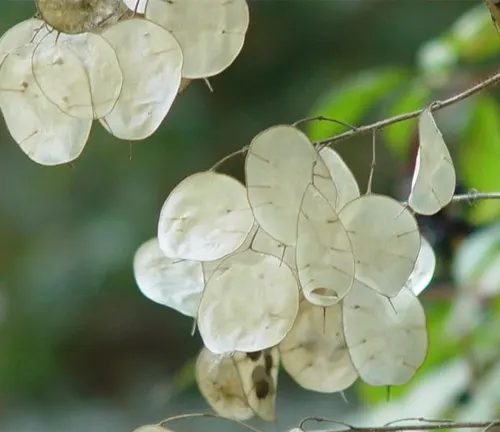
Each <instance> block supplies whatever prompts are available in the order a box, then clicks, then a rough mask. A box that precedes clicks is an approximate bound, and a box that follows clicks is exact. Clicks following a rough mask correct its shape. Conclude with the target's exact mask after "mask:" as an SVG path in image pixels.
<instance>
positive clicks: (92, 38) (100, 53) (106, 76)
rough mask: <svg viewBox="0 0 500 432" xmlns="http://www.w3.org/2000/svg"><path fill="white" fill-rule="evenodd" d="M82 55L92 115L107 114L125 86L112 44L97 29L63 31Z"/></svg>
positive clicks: (62, 38) (64, 39)
mask: <svg viewBox="0 0 500 432" xmlns="http://www.w3.org/2000/svg"><path fill="white" fill-rule="evenodd" d="M59 43H65V44H67V45H68V47H69V48H70V49H71V50H72V51H73V52H74V53H75V54H76V55H77V56H78V58H79V59H80V61H81V63H82V65H83V67H84V69H85V73H86V76H87V80H88V84H89V87H90V100H91V103H92V115H93V117H94V118H95V119H99V118H102V117H105V116H107V115H108V114H109V113H110V112H111V110H112V109H113V108H114V106H115V104H116V102H117V100H118V97H119V96H120V93H121V90H122V86H123V74H122V70H121V67H120V64H119V63H118V58H117V56H116V53H115V50H114V49H113V47H112V46H111V45H110V44H109V43H108V42H107V41H106V39H104V38H103V37H102V36H100V35H98V34H96V33H82V34H79V35H63V34H62V35H60V36H59Z"/></svg>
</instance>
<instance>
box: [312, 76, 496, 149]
mask: <svg viewBox="0 0 500 432" xmlns="http://www.w3.org/2000/svg"><path fill="white" fill-rule="evenodd" d="M499 81H500V73H497V74H495V75H493V76H491V77H490V78H487V79H485V80H484V81H481V82H480V83H479V84H476V85H475V86H472V87H470V88H468V89H467V90H464V91H463V92H461V93H458V94H456V95H455V96H452V97H450V98H448V99H445V100H443V101H436V102H434V103H433V104H432V111H437V110H440V109H442V108H445V107H447V106H450V105H453V104H455V103H457V102H460V101H462V100H464V99H467V98H468V97H470V96H472V95H474V94H476V93H478V92H480V91H482V90H484V89H486V88H488V87H491V86H492V85H495V84H497V83H498V82H499ZM424 109H425V108H422V109H419V110H416V111H411V112H408V113H405V114H399V115H397V116H394V117H389V118H386V119H384V120H380V121H378V122H375V123H372V124H369V125H365V126H360V127H357V128H356V130H350V131H347V132H343V133H341V134H339V135H335V136H333V137H328V138H324V139H322V140H320V141H317V142H316V145H318V146H320V147H324V146H329V145H331V144H334V143H336V142H339V141H343V140H345V139H347V138H351V137H353V136H355V135H360V134H365V133H368V132H371V131H373V130H375V129H381V128H383V127H385V126H389V125H391V124H394V123H399V122H402V121H405V120H409V119H412V118H415V117H418V116H419V115H420V113H421V112H422V111H423V110H424Z"/></svg>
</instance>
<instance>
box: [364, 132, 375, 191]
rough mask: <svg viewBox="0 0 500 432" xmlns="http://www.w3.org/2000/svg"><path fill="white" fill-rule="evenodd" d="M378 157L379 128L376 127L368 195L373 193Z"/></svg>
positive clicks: (367, 189)
mask: <svg viewBox="0 0 500 432" xmlns="http://www.w3.org/2000/svg"><path fill="white" fill-rule="evenodd" d="M376 157H377V130H376V129H374V131H373V138H372V163H371V165H370V176H369V177H368V186H367V188H366V194H367V195H368V194H370V193H372V182H373V175H374V174H375V166H376V165H377V158H376Z"/></svg>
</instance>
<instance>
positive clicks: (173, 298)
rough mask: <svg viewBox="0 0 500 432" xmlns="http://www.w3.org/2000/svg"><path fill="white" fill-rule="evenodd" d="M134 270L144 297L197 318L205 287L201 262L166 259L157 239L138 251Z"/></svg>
mask: <svg viewBox="0 0 500 432" xmlns="http://www.w3.org/2000/svg"><path fill="white" fill-rule="evenodd" d="M133 267H134V277H135V280H136V283H137V285H138V287H139V289H140V290H141V292H142V293H143V294H144V296H145V297H147V298H149V299H150V300H152V301H154V302H155V303H159V304H162V305H164V306H167V307H170V308H172V309H175V310H176V311H178V312H180V313H182V314H184V315H187V316H191V317H195V316H196V314H197V313H198V306H199V304H200V300H201V295H202V292H203V288H204V286H205V285H204V281H203V272H202V267H201V263H200V262H198V261H188V260H172V259H170V258H167V257H166V256H165V255H164V254H163V252H162V251H161V249H160V246H159V244H158V240H157V239H156V237H155V238H152V239H150V240H148V241H147V242H145V243H143V244H142V245H141V246H140V247H139V249H137V251H136V253H135V255H134V264H133Z"/></svg>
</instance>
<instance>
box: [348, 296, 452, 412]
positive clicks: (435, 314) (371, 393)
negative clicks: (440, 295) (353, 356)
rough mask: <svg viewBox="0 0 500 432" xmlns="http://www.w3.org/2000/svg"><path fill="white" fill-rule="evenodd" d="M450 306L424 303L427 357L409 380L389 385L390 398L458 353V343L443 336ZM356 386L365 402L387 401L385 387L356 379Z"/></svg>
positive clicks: (440, 303)
mask: <svg viewBox="0 0 500 432" xmlns="http://www.w3.org/2000/svg"><path fill="white" fill-rule="evenodd" d="M450 306H451V304H450V303H449V302H435V303H431V304H427V305H425V313H426V320H427V330H428V336H429V349H428V351H427V357H426V358H425V362H424V364H423V365H422V367H421V368H420V369H419V370H418V371H417V373H416V374H415V375H414V377H413V378H412V380H411V381H410V382H408V383H407V384H405V385H402V386H395V387H391V389H390V400H397V399H398V398H399V397H400V396H402V395H404V394H405V393H406V392H407V390H408V389H409V388H410V386H411V385H412V384H413V383H414V382H415V381H418V379H419V377H422V376H423V375H425V374H426V373H427V372H428V371H429V370H431V369H433V368H434V367H436V366H438V365H440V364H442V363H444V362H445V361H447V360H449V359H450V358H452V357H454V356H456V355H459V354H460V352H461V346H460V343H459V342H456V341H450V340H447V339H445V337H444V336H443V331H442V330H443V326H444V323H445V321H446V319H447V318H448V313H449V310H450ZM356 387H357V391H358V395H359V397H360V399H361V401H362V402H364V403H366V404H369V405H375V404H378V403H381V402H386V401H387V388H386V387H374V386H369V385H367V384H364V383H362V382H361V381H358V383H357V384H356Z"/></svg>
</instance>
